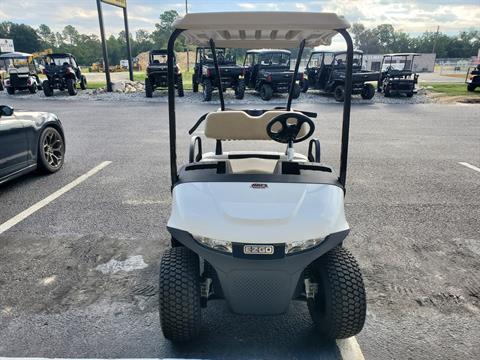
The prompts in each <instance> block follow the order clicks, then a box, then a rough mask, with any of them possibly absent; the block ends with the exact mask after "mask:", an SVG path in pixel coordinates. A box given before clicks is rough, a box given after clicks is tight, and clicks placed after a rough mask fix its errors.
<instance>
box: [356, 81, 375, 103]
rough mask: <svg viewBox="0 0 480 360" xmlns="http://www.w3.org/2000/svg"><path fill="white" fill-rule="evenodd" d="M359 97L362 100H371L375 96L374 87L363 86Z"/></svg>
mask: <svg viewBox="0 0 480 360" xmlns="http://www.w3.org/2000/svg"><path fill="white" fill-rule="evenodd" d="M360 95H361V96H362V99H364V100H370V99H372V98H373V97H374V96H375V87H374V86H373V85H372V84H364V85H363V88H362V92H361V93H360Z"/></svg>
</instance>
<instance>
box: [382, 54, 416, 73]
mask: <svg viewBox="0 0 480 360" xmlns="http://www.w3.org/2000/svg"><path fill="white" fill-rule="evenodd" d="M410 64H411V60H409V59H407V57H406V56H392V57H386V58H385V59H384V60H383V65H382V71H386V70H388V69H392V70H400V71H401V70H406V69H408V68H409V67H410Z"/></svg>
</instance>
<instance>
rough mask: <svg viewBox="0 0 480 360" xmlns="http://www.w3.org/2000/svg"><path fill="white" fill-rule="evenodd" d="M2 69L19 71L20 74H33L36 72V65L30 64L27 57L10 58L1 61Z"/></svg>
mask: <svg viewBox="0 0 480 360" xmlns="http://www.w3.org/2000/svg"><path fill="white" fill-rule="evenodd" d="M0 69H2V70H6V71H9V70H12V69H17V70H18V71H20V72H29V71H32V72H33V71H35V65H34V64H33V63H31V62H29V61H28V58H27V57H21V58H9V59H2V60H1V62H0Z"/></svg>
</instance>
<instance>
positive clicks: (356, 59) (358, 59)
mask: <svg viewBox="0 0 480 360" xmlns="http://www.w3.org/2000/svg"><path fill="white" fill-rule="evenodd" d="M362 58H363V55H362V54H355V53H354V54H353V66H354V67H361V66H362ZM346 64H347V53H342V54H337V56H335V63H334V65H335V66H346Z"/></svg>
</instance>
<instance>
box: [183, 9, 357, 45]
mask: <svg viewBox="0 0 480 360" xmlns="http://www.w3.org/2000/svg"><path fill="white" fill-rule="evenodd" d="M173 26H174V28H176V29H182V30H186V31H185V32H184V33H183V34H184V35H185V36H186V37H187V38H188V40H189V42H190V43H192V44H194V45H197V46H209V43H208V42H209V40H210V39H213V40H214V41H215V45H216V46H218V47H232V48H249V49H251V48H274V47H278V48H296V47H298V45H299V44H300V42H301V41H302V40H305V43H306V44H305V46H308V47H315V46H318V45H330V43H331V40H332V37H334V36H335V35H336V34H337V32H336V30H339V29H347V28H349V27H350V24H349V23H348V21H346V20H345V19H344V18H343V17H342V16H338V15H336V14H334V13H312V12H217V13H194V14H187V15H185V17H183V18H180V19H178V20H177V21H175V23H174V24H173Z"/></svg>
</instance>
